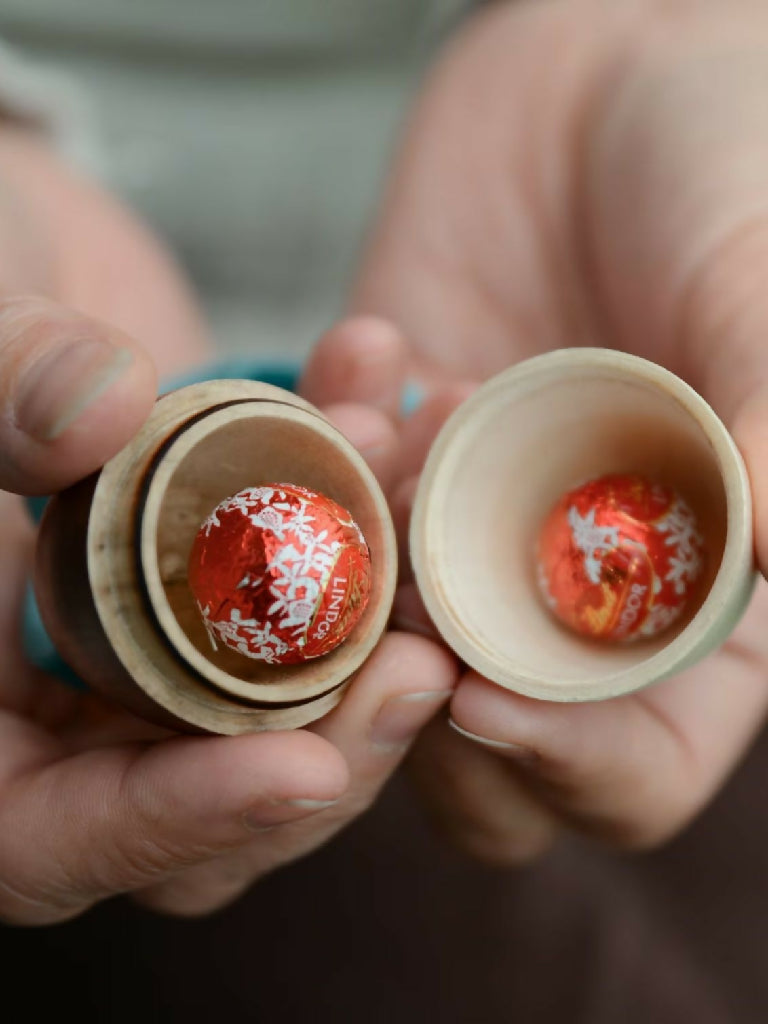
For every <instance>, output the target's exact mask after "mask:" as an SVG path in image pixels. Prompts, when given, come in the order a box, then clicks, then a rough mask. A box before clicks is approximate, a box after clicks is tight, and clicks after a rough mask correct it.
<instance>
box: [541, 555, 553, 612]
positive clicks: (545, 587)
mask: <svg viewBox="0 0 768 1024" xmlns="http://www.w3.org/2000/svg"><path fill="white" fill-rule="evenodd" d="M536 580H537V582H538V584H539V590H540V591H541V595H542V597H543V598H544V601H545V603H546V605H547V607H548V608H551V609H552V611H553V612H554V611H557V608H558V604H557V601H556V600H555V598H554V596H553V595H552V591H551V590H550V589H549V580H548V579H547V571H546V569H545V568H544V566H543V565H542V563H541V562H537V563H536Z"/></svg>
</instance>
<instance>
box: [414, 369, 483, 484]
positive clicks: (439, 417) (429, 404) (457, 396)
mask: <svg viewBox="0 0 768 1024" xmlns="http://www.w3.org/2000/svg"><path fill="white" fill-rule="evenodd" d="M476 388H477V384H476V383H475V382H473V381H456V382H453V383H450V384H443V385H441V386H440V387H439V389H437V390H436V391H435V392H434V393H433V394H431V395H430V397H429V398H428V399H427V400H426V401H425V402H423V404H422V405H421V406H420V407H419V408H418V409H417V411H416V412H414V413H413V415H412V416H409V417H408V419H407V420H405V422H404V423H403V425H402V428H401V432H400V457H399V460H398V476H399V478H400V479H404V478H405V477H409V476H413V475H417V474H419V473H420V472H421V469H422V466H423V465H424V461H425V459H426V457H427V455H428V454H429V450H430V448H431V447H432V443H433V442H434V440H435V438H436V437H437V435H438V433H439V431H440V430H441V428H442V426H443V424H444V423H445V421H446V420H447V419H448V417H449V416H450V415H451V413H453V412H454V410H455V409H457V408H458V406H459V405H461V403H462V402H463V401H465V399H467V398H469V396H470V395H471V394H472V392H473V391H474V390H475V389H476Z"/></svg>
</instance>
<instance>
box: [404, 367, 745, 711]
mask: <svg viewBox="0 0 768 1024" xmlns="http://www.w3.org/2000/svg"><path fill="white" fill-rule="evenodd" d="M611 473H621V474H639V475H641V476H644V477H645V478H647V479H649V480H653V481H658V482H659V483H661V484H665V485H667V486H669V487H672V488H674V489H675V490H676V491H677V492H678V494H680V495H681V496H682V498H683V499H684V500H685V501H687V503H688V505H689V506H690V507H691V509H692V510H693V512H694V514H695V516H696V519H697V521H698V525H699V529H700V532H701V533H702V534H703V536H704V542H705V548H706V551H707V557H706V562H705V568H704V578H703V579H701V580H699V582H698V584H697V589H696V591H695V593H694V594H693V597H692V601H691V602H690V603H689V605H688V606H687V607H686V610H685V612H684V614H683V616H682V617H681V619H679V620H678V622H676V623H675V624H674V625H673V626H671V627H670V628H669V629H668V630H667V631H665V632H664V633H662V634H660V635H659V636H658V637H656V638H654V639H645V640H640V641H637V642H634V643H610V642H606V641H604V640H595V639H590V638H586V637H582V636H579V635H577V634H575V633H573V632H571V631H570V630H569V629H567V628H566V627H564V626H562V625H560V624H559V623H558V621H557V620H556V619H555V618H554V617H553V616H552V615H551V614H550V612H549V610H548V609H547V608H546V606H545V603H544V601H543V599H542V597H541V594H540V592H539V588H538V586H537V581H536V567H535V550H536V542H537V536H538V533H539V530H540V528H541V525H542V523H543V522H544V520H545V517H546V516H547V514H548V512H549V511H550V509H551V508H552V506H553V505H554V504H555V502H556V501H557V500H558V499H559V498H560V497H561V496H562V495H563V494H565V493H567V492H569V491H570V490H571V489H572V488H574V487H576V486H579V485H581V484H582V483H584V482H585V481H587V480H591V479H596V478H599V477H602V476H604V475H606V474H611ZM410 540H411V555H412V561H413V565H414V571H415V575H416V580H417V583H418V586H419V588H420V591H421V595H422V597H423V599H424V602H425V604H426V607H427V610H428V611H429V613H430V615H431V617H432V620H433V621H434V623H435V625H436V626H437V628H438V630H439V631H440V633H441V634H442V636H443V637H444V639H445V640H446V641H447V643H448V644H449V645H450V646H451V647H452V648H453V649H454V650H455V651H456V653H457V654H458V655H459V656H460V657H461V658H462V659H463V660H464V661H465V662H466V663H467V664H468V665H469V666H471V667H472V668H474V669H476V670H477V671H478V672H480V673H482V674H483V675H484V676H486V677H487V678H489V679H492V680H493V681H495V682H496V683H498V684H499V685H501V686H504V687H506V688H508V689H510V690H514V691H516V692H518V693H521V694H525V695H527V696H530V697H537V698H541V699H546V700H558V701H584V700H597V699H602V698H609V697H615V696H618V695H621V694H625V693H629V692H631V691H634V690H637V689H639V688H640V687H643V686H646V685H648V684H650V683H653V682H656V681H658V680H660V679H663V678H665V677H667V676H670V675H672V674H673V673H676V672H679V671H680V670H681V669H683V668H685V667H687V666H688V665H691V664H692V663H693V662H695V661H697V660H698V659H699V658H701V657H703V656H704V655H705V654H707V653H708V652H709V651H711V650H713V649H714V648H715V647H716V646H717V645H719V644H720V643H721V642H722V641H723V640H724V639H725V638H726V636H727V635H728V633H729V632H730V631H731V629H732V628H733V627H734V625H735V624H736V622H737V621H738V619H739V617H740V615H741V613H742V612H743V610H744V609H745V607H746V605H747V602H748V600H749V597H750V595H751V592H752V587H753V584H754V580H755V572H754V569H753V541H752V506H751V497H750V490H749V482H748V478H747V474H746V471H745V467H744V464H743V462H742V459H741V456H740V454H739V452H738V450H737V449H736V447H735V445H734V443H733V441H732V439H731V437H730V436H729V434H728V432H727V431H726V429H725V427H724V426H723V424H722V423H721V421H720V420H719V419H718V417H717V416H716V415H715V413H714V412H713V410H712V409H711V408H710V407H709V406H708V405H707V403H706V402H705V401H704V400H703V399H702V398H701V397H700V396H699V395H698V394H696V392H694V391H693V390H692V389H691V388H690V387H689V386H688V385H687V384H685V383H684V382H683V381H681V380H679V379H678V378H677V377H675V376H674V375H673V374H671V373H669V372H668V371H666V370H664V369H662V368H661V367H659V366H656V365H655V364H653V363H650V362H647V361H646V360H643V359H638V358H636V357H633V356H629V355H626V354H624V353H619V352H614V351H610V350H605V349H563V350H561V351H558V352H553V353H550V354H547V355H544V356H539V357H536V358H534V359H530V360H527V361H525V362H523V363H521V364H519V365H518V366H516V367H514V368H512V369H511V370H509V371H506V372H504V373H502V374H500V375H499V376H497V377H494V378H493V379H492V380H490V381H488V382H487V383H486V384H485V385H483V386H482V387H481V388H479V389H478V390H477V391H476V392H475V393H474V394H473V395H472V396H471V397H470V398H469V400H468V401H467V402H465V403H464V404H463V405H462V406H461V407H460V408H459V409H457V410H456V412H455V413H454V414H453V416H452V417H451V418H450V419H449V420H448V422H447V423H446V425H445V427H444V428H443V430H442V431H441V433H440V434H439V436H438V438H437V440H436V442H435V444H434V446H433V448H432V450H431V452H430V455H429V458H428V460H427V463H426V466H425V469H424V472H423V474H422V477H421V481H420V485H419V489H418V492H417V496H416V501H415V506H414V510H413V517H412V525H411V536H410Z"/></svg>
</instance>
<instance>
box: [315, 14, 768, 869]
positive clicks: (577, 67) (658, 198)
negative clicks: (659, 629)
mask: <svg viewBox="0 0 768 1024" xmlns="http://www.w3.org/2000/svg"><path fill="white" fill-rule="evenodd" d="M767 66H768V15H767V14H766V12H765V10H764V5H761V4H759V3H753V2H751V0H738V2H735V3H733V4H729V5H727V6H726V5H723V4H718V3H707V2H705V3H701V2H685V0H679V2H676V3H667V2H665V3H662V2H649V0H642V2H641V0H637V2H630V3H624V4H612V3H609V2H605V0H569V2H559V3H557V2H554V3H548V4H538V3H528V4H525V3H523V4H515V5H497V6H496V7H494V8H493V9H491V10H489V11H488V12H485V13H484V14H483V15H482V16H480V17H479V18H477V19H476V20H475V22H474V23H473V24H471V25H470V26H469V27H468V28H467V29H466V30H465V31H464V33H463V34H461V35H460V36H459V37H458V39H457V40H456V41H455V42H454V43H453V45H452V46H451V47H450V48H449V50H448V52H447V53H446V54H445V56H444V57H443V59H442V61H441V62H440V63H439V65H438V67H437V69H436V71H435V73H434V74H433V75H432V77H431V78H430V80H429V81H428V82H427V84H426V88H425V90H424V95H423V98H422V100H421V102H420V104H419V106H418V108H417V110H416V112H415V115H414V117H413V120H412V123H411V125H410V129H409V132H408V134H407V137H406V139H405V143H404V147H403V151H402V153H401V156H400V159H399V161H398V163H397V166H396V169H395V172H394V175H393V178H392V181H391V184H390V187H389V189H388V193H387V196H386V198H385V202H384V207H383V211H382V215H381V218H380V220H379V223H378V225H377V227H376V230H375V232H374V235H373V238H372V242H371V245H370V247H369V251H368V254H367V257H366V259H365V261H364V264H363V269H362V272H361V275H360V279H359V281H358V284H357V287H356V289H355V291H354V295H353V302H352V304H353V308H354V309H355V310H356V311H358V312H361V313H366V314H374V315H376V316H377V317H380V318H383V319H384V320H386V321H387V322H389V323H391V324H392V325H394V326H393V327H390V328H387V327H385V325H383V324H378V325H377V324H376V322H374V321H365V320H358V321H355V322H354V323H353V324H352V325H351V326H350V329H349V331H348V333H347V335H346V337H344V338H343V339H340V338H339V337H336V338H335V339H334V340H333V344H331V343H327V344H325V345H324V346H322V347H321V348H320V349H319V350H318V352H317V353H316V356H315V358H314V360H313V361H312V363H311V364H310V366H309V368H308V371H307V375H306V380H305V386H306V392H307V394H308V395H309V396H310V397H312V398H313V399H314V400H321V401H328V400H338V399H341V398H344V399H346V400H349V401H360V402H367V403H374V404H377V405H379V406H380V407H382V408H384V409H388V410H389V411H390V412H391V413H393V414H394V412H395V409H396V405H397V402H398V400H399V391H400V388H401V387H402V384H403V380H404V378H406V377H409V378H411V379H412V380H413V379H415V380H416V381H418V382H419V383H420V384H421V385H422V386H424V387H425V389H426V390H427V393H428V398H427V401H426V402H425V403H424V404H423V406H422V407H421V409H420V410H419V411H418V412H417V413H416V414H414V415H413V416H412V417H410V418H409V419H407V420H406V421H405V422H404V423H402V425H401V427H400V433H401V455H400V461H399V467H398V468H399V473H398V482H397V483H396V485H395V486H394V487H393V489H392V502H393V508H394V510H395V513H396V516H397V518H398V520H399V521H400V522H401V524H402V525H403V527H404V526H405V524H406V520H407V506H408V501H409V498H410V497H411V496H412V494H413V488H414V479H415V477H416V476H417V475H418V471H419V469H420V466H421V463H422V461H423V459H424V456H425V454H426V451H427V449H428V447H429V444H430V442H431V440H432V438H433V437H434V434H435V432H436V430H437V429H438V428H439V425H440V423H441V422H442V420H443V419H444V417H445V416H446V415H447V413H448V412H449V411H450V410H451V409H452V408H453V407H454V406H455V404H456V403H457V402H458V401H460V400H461V398H462V397H463V396H464V395H465V394H466V391H467V389H468V388H469V387H471V386H472V385H473V383H476V382H477V381H479V380H482V379H484V378H486V377H487V376H489V375H491V374H493V373H494V372H497V371H499V370H501V369H503V368H505V367H507V366H509V365H510V364H511V363H513V362H515V361H517V360H519V359H521V358H524V357H527V356H531V355H535V354H537V353H540V352H543V351H545V350H548V349H551V348H558V347H564V346H574V345H601V346H606V347H614V348H620V349H623V350H626V351H629V352H633V353H635V354H638V355H642V356H645V357H646V358H649V359H651V360H654V361H656V362H658V363H661V364H663V365H665V366H667V367H668V368H669V369H671V370H672V371H674V372H675V373H677V374H679V375H680V376H682V377H683V378H685V379H686V380H687V381H688V382H689V383H690V384H692V385H693V386H694V387H695V388H697V390H699V391H700V392H701V393H703V394H704V396H705V397H706V398H707V399H708V401H709V402H710V403H711V404H712V405H713V406H714V407H715V409H716V410H717V411H718V412H719V414H720V415H721V417H722V418H723V419H724V420H725V422H726V424H727V425H728V426H729V428H730V429H731V431H732V433H733V435H734V437H735V438H736V441H737V443H738V444H739V446H740V448H741V451H742V453H743V455H744V457H745V460H746V462H747V466H748V470H749V472H750V476H751V479H752V483H753V488H754V494H755V521H756V549H757V554H758V561H759V564H760V567H761V568H762V569H763V571H764V572H765V571H766V570H768V472H766V466H767V465H768V389H767V388H766V379H767V378H768V341H767V340H766V337H767V336H768V335H767V332H766V328H768V301H766V298H765V288H764V283H763V281H764V275H765V272H766V270H768V227H767V225H768V220H767V219H766V212H768V122H766V120H765V117H764V111H765V108H766V102H767V101H768V73H766V71H765V68H766V67H767ZM339 363H345V364H346V366H347V370H348V372H347V374H346V378H345V380H344V381H343V382H341V383H340V382H339V377H338V375H332V374H331V372H330V371H329V370H328V369H327V367H329V366H333V365H339ZM399 607H400V613H401V619H400V621H401V624H402V625H405V624H406V623H408V622H410V623H411V625H412V627H413V628H414V629H415V630H418V629H421V628H423V620H422V619H421V616H420V610H419V608H418V602H417V600H416V598H415V595H414V590H413V587H412V585H410V583H409V581H408V580H407V579H406V580H404V585H403V588H402V591H401V595H400V602H399ZM766 616H768V587H766V585H765V584H764V583H762V582H761V584H760V586H758V588H757V591H756V594H755V598H754V601H753V604H752V606H751V608H750V610H749V611H748V614H747V615H746V617H745V619H744V621H743V622H742V624H741V626H740V627H739V629H738V630H737V631H736V632H735V633H734V634H733V637H732V639H731V640H730V641H729V642H728V643H726V644H725V646H724V647H723V648H722V649H721V650H720V651H719V652H717V653H716V654H715V655H713V656H712V657H710V658H709V659H708V660H707V661H705V662H704V663H702V664H701V665H699V666H698V667H696V668H695V669H693V670H690V671H688V672H686V673H685V674H684V675H682V676H680V677H678V678H676V679H674V680H670V681H668V682H665V683H662V684H660V685H657V686H655V687H653V688H651V689H649V690H647V691H645V692H642V693H639V694H636V695H632V696H628V697H623V698H619V699H615V700H610V701H605V702H602V703H599V704H592V705H556V704H549V703H546V702H541V701H534V700H530V699H526V698H523V697H520V696H518V695H515V694H511V693H507V692H505V691H503V690H501V689H500V688H498V687H496V686H494V685H492V684H491V683H489V682H487V681H485V680H483V679H481V678H480V677H478V676H477V675H476V674H475V673H472V672H469V673H467V674H465V676H464V677H463V678H462V680H461V682H460V684H459V686H458V689H457V691H456V693H455V695H454V697H453V701H452V704H451V719H452V722H453V724H454V725H455V726H456V727H457V729H454V730H450V729H449V728H448V727H447V724H446V723H445V722H444V721H436V722H433V723H432V724H431V725H430V727H429V728H428V729H427V730H426V731H425V733H424V734H423V735H422V739H421V741H420V743H419V744H418V745H417V748H416V750H415V751H414V753H413V755H412V758H411V763H412V766H413V769H414V773H415V777H416V778H417V780H418V782H419V784H420V786H421V788H422V789H423V791H424V792H425V793H426V795H427V797H428V801H429V806H430V808H431V810H432V811H433V813H434V814H435V816H436V817H437V818H438V819H439V820H440V821H441V822H442V824H443V825H444V826H445V828H447V829H448V830H449V831H450V833H451V834H452V835H453V836H454V837H455V838H456V839H457V841H458V842H460V843H461V844H463V845H464V846H465V847H467V848H468V849H470V850H472V851H474V852H476V853H477V854H479V855H481V856H484V857H487V858H489V859H493V860H498V861H516V860H520V859H525V858H527V857H530V856H532V855H534V854H535V853H537V852H538V851H540V850H541V849H543V848H545V847H546V846H547V845H548V844H549V843H550V842H551V840H552V838H553V836H554V835H555V833H556V831H557V829H558V827H559V826H560V825H561V824H563V823H566V824H568V825H571V826H575V827H577V828H579V829H581V830H584V831H587V832H589V833H591V834H593V835H596V836H598V837H601V838H605V839H608V840H610V841H616V842H619V843H621V844H625V845H631V846H636V845H646V844H649V843H653V842H658V841H660V840H661V839H663V838H665V837H667V836H668V835H670V834H671V833H672V832H674V831H675V830H677V829H678V828H680V827H681V826H682V825H683V824H685V823H686V822H687V821H688V820H689V819H690V818H691V816H692V815H693V814H695V812H696V811H697V810H698V809H699V808H700V807H701V806H702V805H703V803H704V802H705V801H706V800H707V799H708V798H709V797H710V796H711V795H712V793H713V792H714V791H715V790H716V788H717V787H718V785H719V784H720V783H721V782H722V780H723V778H724V777H725V775H726V774H727V773H728V771H729V770H730V769H731V768H732V766H733V765H734V763H735V762H736V761H737V759H738V758H739V757H740V756H741V754H742V753H743V752H744V750H745V748H746V746H747V744H748V742H749V741H750V739H751V738H752V737H753V736H754V734H755V733H756V731H757V730H758V729H759V728H760V726H761V723H762V719H763V715H764V712H765V708H766V705H767V704H768V636H767V635H766V631H765V628H764V622H765V621H766ZM460 732H464V733H466V734H469V738H472V739H474V740H475V741H476V742H475V743H468V742H467V736H462V735H460Z"/></svg>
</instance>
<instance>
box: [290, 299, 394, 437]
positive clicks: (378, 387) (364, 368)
mask: <svg viewBox="0 0 768 1024" xmlns="http://www.w3.org/2000/svg"><path fill="white" fill-rule="evenodd" d="M407 354H408V353H407V346H406V343H405V340H404V338H403V336H402V334H401V333H400V332H399V331H398V330H397V328H396V327H395V326H394V325H393V324H391V323H389V322H388V321H387V320H382V319H380V318H378V317H368V316H357V317H352V318H350V319H348V320H344V321H342V322H341V323H340V324H337V325H336V326H334V327H332V328H331V329H330V330H329V331H326V333H325V334H324V335H323V336H322V338H321V339H320V341H319V342H318V343H317V345H316V347H315V348H314V350H313V352H312V354H311V356H310V357H309V361H308V363H307V366H306V369H305V370H304V374H303V376H302V379H301V384H300V386H299V391H300V393H301V394H302V395H304V397H305V398H307V399H309V401H310V402H314V404H315V405H328V404H331V403H335V402H354V403H357V404H359V405H368V406H372V407H373V408H376V409H380V410H381V411H382V412H385V413H387V414H388V415H389V416H391V417H393V418H395V417H397V416H398V415H399V412H400V403H401V400H402V393H403V386H404V383H405V375H406V369H407Z"/></svg>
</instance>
